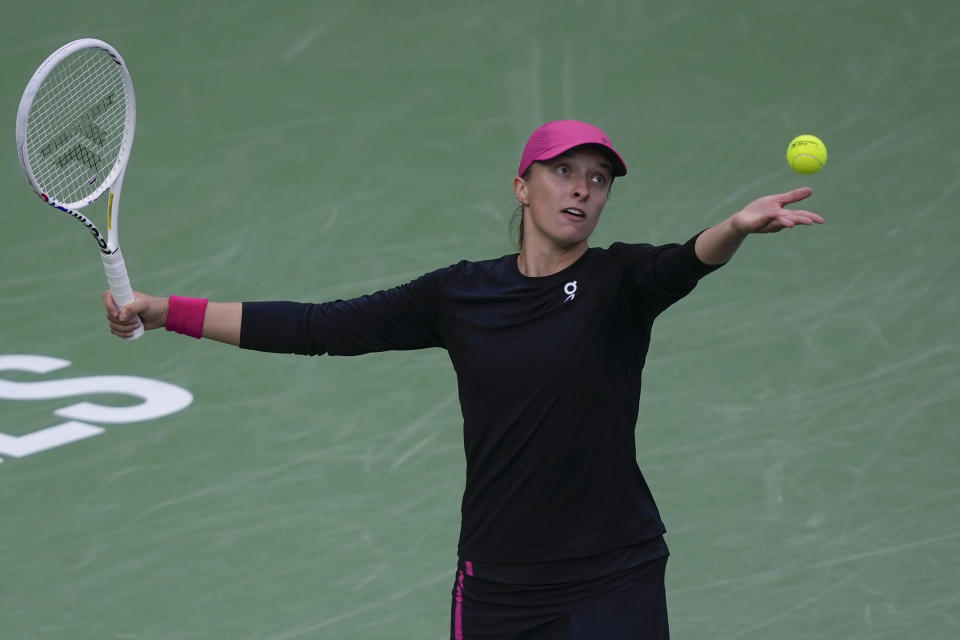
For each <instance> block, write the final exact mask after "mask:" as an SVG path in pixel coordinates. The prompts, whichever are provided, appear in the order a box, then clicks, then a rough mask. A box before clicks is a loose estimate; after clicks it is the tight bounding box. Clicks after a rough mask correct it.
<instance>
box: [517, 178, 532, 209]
mask: <svg viewBox="0 0 960 640" xmlns="http://www.w3.org/2000/svg"><path fill="white" fill-rule="evenodd" d="M513 193H514V194H515V195H516V196H517V201H518V202H519V203H520V204H522V205H523V206H525V207H528V206H530V196H529V195H528V194H527V181H526V180H524V179H523V178H521V177H519V176H518V177H516V178H514V179H513Z"/></svg>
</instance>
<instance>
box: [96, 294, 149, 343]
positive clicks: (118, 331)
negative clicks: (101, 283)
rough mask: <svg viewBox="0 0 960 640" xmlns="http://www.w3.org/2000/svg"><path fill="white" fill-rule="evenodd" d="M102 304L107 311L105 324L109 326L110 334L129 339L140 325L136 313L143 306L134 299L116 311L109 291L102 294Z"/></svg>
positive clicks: (114, 302) (115, 304)
mask: <svg viewBox="0 0 960 640" xmlns="http://www.w3.org/2000/svg"><path fill="white" fill-rule="evenodd" d="M103 304H104V306H105V307H106V309H107V324H108V325H109V326H110V333H112V334H113V335H115V336H118V337H120V338H129V337H131V336H132V335H133V332H134V330H135V329H136V328H137V327H139V326H140V324H141V323H140V318H139V316H138V315H137V313H138V312H139V310H140V309H139V307H142V306H143V304H142V303H139V301H138V300H136V298H134V301H133V302H131V303H130V304H128V305H126V306H125V307H124V308H123V309H118V308H117V303H116V301H115V300H114V299H113V295H112V294H111V293H110V291H109V290H108V291H104V292H103Z"/></svg>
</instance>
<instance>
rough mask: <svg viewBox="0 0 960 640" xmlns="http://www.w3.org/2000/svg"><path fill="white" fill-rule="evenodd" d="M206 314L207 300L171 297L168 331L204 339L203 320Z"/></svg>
mask: <svg viewBox="0 0 960 640" xmlns="http://www.w3.org/2000/svg"><path fill="white" fill-rule="evenodd" d="M206 314H207V299H206V298H181V297H180V296H170V304H169V306H168V307H167V331H175V332H177V333H182V334H183V335H185V336H191V337H193V338H202V337H203V318H204V316H205V315H206Z"/></svg>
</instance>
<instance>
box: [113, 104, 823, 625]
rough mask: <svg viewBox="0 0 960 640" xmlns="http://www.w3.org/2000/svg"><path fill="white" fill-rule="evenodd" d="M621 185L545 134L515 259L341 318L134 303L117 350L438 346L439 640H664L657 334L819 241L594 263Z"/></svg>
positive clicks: (579, 137)
mask: <svg viewBox="0 0 960 640" xmlns="http://www.w3.org/2000/svg"><path fill="white" fill-rule="evenodd" d="M626 173H627V167H626V165H625V163H624V161H623V159H622V158H621V156H620V154H619V153H617V151H616V150H615V149H614V147H613V145H612V144H611V142H610V139H609V138H608V137H607V136H606V134H604V133H603V131H601V130H600V129H598V128H596V127H594V126H592V125H590V124H587V123H584V122H578V121H572V120H566V121H557V122H548V123H546V124H544V125H543V126H542V127H540V128H538V129H537V130H536V131H534V132H533V135H531V136H530V138H529V140H528V141H527V143H526V146H525V148H524V150H523V154H522V157H521V160H520V166H519V168H518V170H517V177H516V178H514V181H513V186H514V192H515V194H516V198H517V200H518V201H519V206H520V207H521V211H522V220H521V236H520V251H519V253H517V254H512V255H507V256H504V257H501V258H496V259H493V260H486V261H481V262H469V261H463V262H459V263H457V264H455V265H452V266H449V267H446V268H443V269H439V270H437V271H433V272H431V273H428V274H426V275H424V276H421V277H420V278H417V279H415V280H413V281H411V282H408V283H406V284H403V285H400V286H397V287H395V288H393V289H389V290H385V291H380V292H377V293H373V294H371V295H366V296H362V297H359V298H355V299H353V300H336V301H332V302H327V303H323V304H305V303H297V302H244V303H208V302H207V301H206V300H204V299H196V298H181V297H177V296H170V297H169V298H157V297H151V296H146V295H143V294H140V293H137V294H136V296H135V301H134V302H133V303H131V304H130V305H129V306H127V307H126V308H125V309H124V310H123V312H122V313H121V312H120V311H118V309H117V307H116V305H115V304H114V302H113V299H112V298H111V296H110V293H109V292H104V302H105V305H106V308H107V318H108V321H109V325H110V329H111V331H112V332H113V333H114V334H116V335H117V336H120V337H126V336H128V335H130V333H131V332H132V331H133V329H134V328H135V327H136V326H137V325H138V324H139V320H138V318H137V316H138V315H139V317H140V318H142V321H143V325H144V326H145V328H147V329H156V328H158V327H166V329H167V330H168V331H176V332H179V333H184V334H186V335H190V336H193V337H196V338H200V337H204V338H211V339H214V340H219V341H221V342H227V343H230V344H234V345H239V346H240V347H242V348H245V349H256V350H261V351H270V352H278V353H298V354H305V355H320V354H329V355H356V354H362V353H369V352H374V351H385V350H391V349H422V348H427V347H440V348H443V349H446V350H447V352H448V353H449V355H450V359H451V361H452V363H453V367H454V369H455V370H456V373H457V379H458V387H459V394H460V403H461V407H462V412H463V418H464V424H463V429H464V448H465V451H466V461H467V478H466V488H465V491H464V495H463V503H462V512H461V516H462V523H461V532H460V541H459V547H458V551H459V562H458V567H457V571H456V576H455V579H454V584H453V593H452V609H451V625H450V637H451V638H452V639H455V640H460V639H461V638H464V639H467V640H472V639H475V638H538V639H547V638H550V639H552V638H563V639H577V640H604V639H607V638H609V639H613V638H631V639H641V638H657V639H660V638H668V637H669V630H668V625H667V607H666V593H665V588H664V571H665V567H666V561H667V556H668V550H667V546H666V544H665V543H664V539H663V534H664V533H665V528H664V525H663V522H662V521H661V519H660V515H659V513H658V511H657V507H656V505H655V503H654V500H653V497H652V496H651V493H650V490H649V488H648V487H647V484H646V482H645V480H644V478H643V475H642V474H641V472H640V469H639V467H638V466H637V461H636V448H635V441H634V430H635V427H636V423H637V415H638V409H639V406H638V405H639V399H640V378H641V371H642V369H643V365H644V360H645V357H646V354H647V349H648V347H649V342H650V330H651V326H652V325H653V321H654V319H655V318H656V317H657V316H658V315H659V314H660V313H661V312H663V311H664V310H665V309H666V308H667V307H669V306H670V305H672V304H673V303H674V302H677V301H678V300H680V299H681V298H683V297H684V296H686V295H687V294H688V293H690V292H691V291H692V290H693V288H694V287H695V286H696V284H697V282H698V281H699V280H700V279H701V278H703V277H704V276H706V275H707V274H709V273H710V272H712V271H714V270H715V269H717V268H718V267H719V266H720V265H722V264H724V263H726V262H727V261H728V260H729V259H730V258H731V257H732V256H733V255H734V253H735V252H736V251H737V249H738V247H739V246H740V244H741V243H742V242H743V240H744V239H745V238H746V237H747V236H748V235H750V234H753V233H766V232H775V231H780V230H781V229H785V228H789V227H793V226H795V225H810V224H813V223H822V222H823V218H821V217H820V216H819V215H817V214H816V213H812V212H809V211H803V210H799V209H797V210H792V209H787V208H785V206H786V205H789V204H792V203H795V202H798V201H800V200H803V199H804V198H807V197H808V196H810V194H811V193H812V191H811V190H810V189H808V188H802V189H796V190H794V191H790V192H788V193H783V194H779V195H771V196H766V197H763V198H759V199H758V200H754V201H753V202H751V203H750V204H748V205H747V206H746V207H745V208H743V209H742V210H741V211H739V212H737V213H735V214H734V215H732V216H730V217H729V218H727V219H726V220H723V221H722V222H720V223H719V224H717V225H716V226H713V227H711V228H709V229H707V230H705V231H703V232H702V233H699V234H697V235H696V236H694V237H693V238H691V239H690V240H688V241H687V242H686V243H683V244H668V245H663V246H651V245H649V244H624V243H615V244H613V245H611V246H610V247H608V248H606V249H603V248H595V247H589V246H588V241H589V239H590V235H591V233H592V232H593V230H594V229H595V228H596V226H597V222H598V221H599V219H600V214H601V213H602V212H603V209H604V205H605V204H606V202H607V196H608V195H609V193H610V186H611V185H612V184H613V181H614V179H615V178H618V177H621V176H624V175H626Z"/></svg>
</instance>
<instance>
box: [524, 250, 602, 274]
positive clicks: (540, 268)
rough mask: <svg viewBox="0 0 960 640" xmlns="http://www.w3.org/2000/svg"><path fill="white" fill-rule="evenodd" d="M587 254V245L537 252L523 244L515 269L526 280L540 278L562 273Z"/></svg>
mask: <svg viewBox="0 0 960 640" xmlns="http://www.w3.org/2000/svg"><path fill="white" fill-rule="evenodd" d="M586 252H587V243H586V242H584V243H582V244H577V245H574V246H572V247H569V248H566V249H559V250H553V251H542V250H537V249H536V248H535V247H531V246H529V245H528V244H527V243H524V245H523V247H521V249H520V255H519V256H517V268H518V269H519V270H520V273H522V274H523V275H525V276H527V277H528V278H542V277H543V276H551V275H553V274H555V273H559V272H560V271H563V270H564V269H566V268H567V267H569V266H570V265H572V264H573V263H574V262H576V261H577V260H579V259H580V257H581V256H582V255H583V254H584V253H586Z"/></svg>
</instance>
